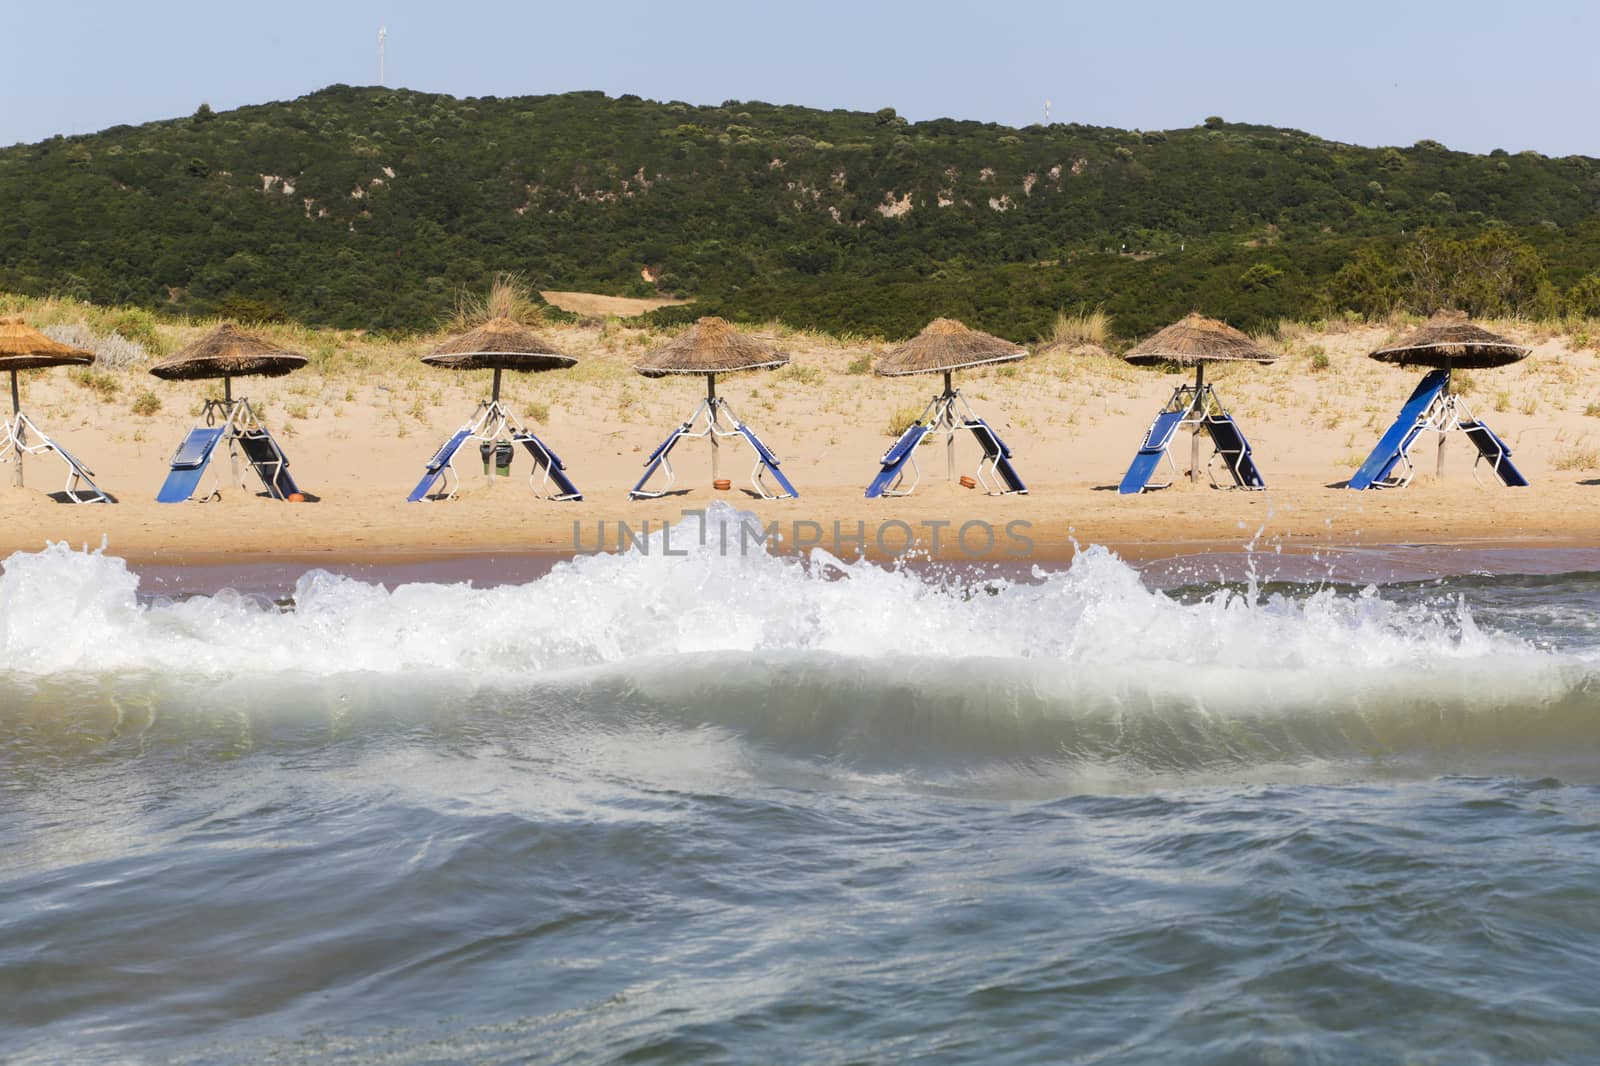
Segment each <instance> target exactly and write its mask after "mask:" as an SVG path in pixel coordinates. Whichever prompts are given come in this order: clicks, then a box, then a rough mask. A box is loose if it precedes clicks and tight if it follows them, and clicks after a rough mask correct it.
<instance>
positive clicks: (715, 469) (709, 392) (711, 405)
mask: <svg viewBox="0 0 1600 1066" xmlns="http://www.w3.org/2000/svg"><path fill="white" fill-rule="evenodd" d="M706 409H707V411H709V412H710V418H711V427H710V428H711V432H710V433H708V434H706V436H707V437H709V438H710V439H711V480H712V482H713V483H714V482H715V481H716V480H717V479H718V478H719V477H721V476H722V471H721V470H720V469H719V468H720V467H721V465H722V464H721V457H722V445H721V444H719V443H717V375H715V374H707V375H706Z"/></svg>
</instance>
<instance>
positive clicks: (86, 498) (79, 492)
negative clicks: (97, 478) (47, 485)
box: [34, 426, 111, 503]
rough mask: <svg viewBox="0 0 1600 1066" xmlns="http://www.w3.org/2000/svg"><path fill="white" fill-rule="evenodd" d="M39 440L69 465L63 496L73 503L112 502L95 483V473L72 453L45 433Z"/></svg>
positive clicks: (35, 429)
mask: <svg viewBox="0 0 1600 1066" xmlns="http://www.w3.org/2000/svg"><path fill="white" fill-rule="evenodd" d="M34 432H35V433H39V429H38V427H37V426H35V427H34ZM39 439H40V441H42V442H43V444H44V446H45V447H46V448H48V449H49V450H50V451H53V452H55V453H56V454H57V455H59V456H60V457H61V461H62V462H64V463H66V464H67V483H66V485H65V486H64V487H63V488H62V490H61V491H62V494H63V495H65V496H66V497H67V499H69V500H71V501H72V502H73V503H110V502H111V497H110V496H107V495H106V494H105V492H104V490H102V489H101V488H100V486H98V485H96V484H95V483H94V477H93V474H94V472H93V471H92V470H90V469H89V468H88V467H86V466H84V465H83V464H82V463H80V462H78V460H76V459H74V458H73V457H72V453H71V452H69V451H67V450H66V449H65V448H63V447H62V446H61V445H59V444H57V443H56V442H55V441H53V440H51V439H50V438H49V437H47V436H45V435H44V434H43V433H39ZM84 486H87V487H88V491H87V492H85V491H84V489H83V487H84Z"/></svg>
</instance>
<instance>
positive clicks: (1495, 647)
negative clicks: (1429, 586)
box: [0, 509, 1600, 772]
mask: <svg viewBox="0 0 1600 1066" xmlns="http://www.w3.org/2000/svg"><path fill="white" fill-rule="evenodd" d="M711 520H712V522H713V523H716V522H733V523H737V522H739V521H741V517H740V516H739V515H738V514H737V513H736V512H733V511H732V510H731V509H724V510H721V511H717V512H714V513H713V515H712V516H711ZM694 533H695V529H694V527H693V526H692V525H691V526H687V527H685V528H683V529H680V530H679V531H678V533H676V534H674V536H673V538H672V541H673V544H674V545H678V544H688V545H689V550H688V554H687V555H684V556H681V557H678V556H673V557H668V556H664V555H663V554H661V552H660V551H659V549H660V547H661V545H660V542H659V540H658V541H657V542H656V543H654V544H653V545H652V551H651V552H650V553H648V554H639V553H632V554H627V555H620V556H587V557H581V558H577V559H574V560H572V561H569V562H565V563H562V564H560V565H558V566H556V567H555V568H554V569H553V570H552V571H551V572H550V573H549V574H548V575H547V576H545V577H543V578H541V579H539V580H537V581H533V582H531V583H528V584H524V585H518V586H501V587H496V588H489V589H482V588H473V587H470V586H468V585H464V584H453V585H440V584H412V585H405V586H401V587H398V588H396V589H394V590H392V591H390V590H388V589H385V588H384V587H382V586H381V585H373V584H368V583H365V582H361V581H356V580H353V579H350V578H345V577H338V576H335V575H332V574H329V573H326V572H321V571H313V572H311V573H308V574H306V575H304V576H303V577H302V578H301V579H300V581H299V582H298V584H297V586H296V589H295V593H294V602H293V605H292V607H290V608H287V609H284V608H280V607H279V606H277V605H275V604H272V603H270V602H267V601H264V600H262V599H260V598H255V597H249V596H242V595H238V594H235V593H222V594H219V595H215V596H204V597H195V598H191V599H186V600H182V601H177V602H172V601H155V602H149V601H141V600H140V598H139V597H138V578H137V576H136V575H134V574H133V573H131V572H130V571H129V570H128V568H127V566H126V565H125V564H124V562H123V561H122V560H120V559H116V558H114V557H111V556H107V555H104V554H102V553H99V552H82V551H73V550H70V549H69V548H67V547H66V546H64V545H55V546H52V547H50V548H49V549H47V550H46V551H43V552H39V553H34V554H18V555H14V556H12V557H11V558H10V559H8V560H6V562H5V564H4V574H3V576H0V663H3V672H0V698H4V694H5V691H6V690H9V691H10V692H11V693H12V697H13V698H19V699H23V700H24V702H26V703H30V704H32V705H34V706H35V708H36V710H37V711H38V712H39V713H41V714H46V715H50V714H53V713H55V712H52V711H50V710H48V709H47V708H58V709H60V710H62V711H66V710H68V709H71V708H77V707H79V706H80V705H81V706H82V707H85V708H90V707H91V705H93V706H96V707H97V706H99V703H101V702H106V708H105V709H106V710H107V713H112V712H114V716H115V718H116V720H117V721H119V722H120V721H121V717H122V715H123V714H124V713H125V712H126V711H127V708H128V707H129V706H132V705H134V704H137V703H139V702H141V701H142V702H144V703H147V704H149V705H150V706H152V707H153V706H157V705H160V706H165V707H174V708H176V707H189V708H192V709H193V710H194V711H196V712H197V713H199V714H201V715H204V714H207V713H211V710H212V709H214V708H218V707H227V708H232V709H234V710H236V711H238V712H240V713H242V714H245V715H246V716H247V719H248V720H250V721H254V722H258V723H266V722H292V721H296V720H304V715H306V714H313V715H314V714H316V713H318V712H317V711H316V708H318V707H325V708H328V709H329V712H330V713H335V714H337V715H338V716H339V717H340V720H341V721H346V720H349V719H350V716H351V715H354V716H355V717H356V718H362V717H368V718H370V717H371V716H378V717H379V719H392V718H395V717H396V716H398V717H399V718H401V719H404V720H418V719H426V717H427V716H428V715H430V714H434V713H436V712H437V709H438V708H441V707H450V708H456V709H458V710H459V708H461V707H463V706H465V704H464V703H463V700H469V699H470V701H471V704H472V706H474V707H478V708H481V709H483V713H490V709H494V708H498V710H494V711H493V713H496V714H501V713H504V714H511V715H513V716H515V717H516V718H517V719H518V720H523V721H528V722H540V723H544V725H542V726H540V728H545V727H546V726H548V727H550V728H554V726H555V724H556V723H558V722H565V723H567V725H566V726H563V727H562V728H563V729H565V728H567V726H570V727H571V728H574V729H577V730H579V731H580V732H583V731H586V730H588V729H590V728H599V729H601V730H603V731H613V730H618V729H621V730H627V729H630V728H633V726H634V725H635V724H637V723H638V722H639V721H641V719H640V718H639V716H640V715H643V716H646V720H649V721H655V722H658V723H660V724H662V725H665V726H667V727H668V728H677V727H683V728H691V729H692V728H698V727H701V726H710V727H713V728H718V729H724V728H725V729H728V730H731V731H732V732H733V733H735V734H738V735H743V736H749V737H752V738H756V739H759V740H761V741H762V742H763V743H765V744H767V745H769V746H771V747H774V748H777V749H780V750H786V751H793V752H794V753H796V754H800V755H803V756H811V755H825V756H830V757H832V756H842V757H845V758H856V757H865V758H878V757H886V758H891V759H898V758H902V757H910V758H915V759H922V758H927V757H933V758H936V759H939V760H941V761H942V760H943V759H944V758H945V757H947V756H949V757H956V758H958V759H966V758H971V757H977V758H980V759H993V758H998V759H1002V760H1007V759H1025V760H1026V759H1032V758H1034V757H1043V758H1046V759H1057V760H1061V759H1064V760H1067V761H1068V762H1071V763H1074V764H1078V765H1083V764H1085V763H1095V764H1101V765H1106V764H1110V763H1120V762H1122V761H1125V760H1126V761H1130V762H1131V763H1132V764H1135V765H1137V766H1139V767H1141V768H1142V769H1143V771H1150V770H1159V769H1163V768H1165V769H1173V770H1178V771H1180V772H1186V771H1193V770H1195V769H1199V768H1204V767H1215V766H1237V765H1241V764H1247V763H1248V764H1256V765H1258V766H1259V765H1266V764H1269V763H1281V762H1284V761H1289V762H1299V761H1303V760H1305V759H1308V758H1310V759H1318V758H1326V757H1333V758H1338V757H1342V756H1349V755H1354V756H1356V757H1362V756H1363V754H1364V753H1365V754H1373V753H1376V754H1379V755H1381V754H1384V753H1403V752H1407V751H1412V752H1416V751H1440V750H1446V749H1448V750H1452V751H1463V750H1476V751H1507V750H1510V749H1522V750H1527V749H1529V748H1530V747H1532V748H1540V749H1544V750H1563V751H1565V750H1577V749H1578V748H1581V749H1582V750H1584V751H1590V750H1593V748H1594V744H1595V743H1596V737H1597V736H1600V716H1597V714H1596V708H1597V705H1600V695H1597V694H1600V671H1597V668H1596V660H1595V657H1594V656H1593V655H1592V654H1591V653H1584V654H1572V653H1557V652H1552V651H1549V650H1545V649H1541V648H1539V647H1536V646H1535V645H1534V644H1533V643H1530V642H1529V641H1528V640H1526V639H1523V638H1522V637H1519V636H1516V635H1512V634H1506V633H1497V632H1492V631H1486V630H1484V629H1482V628H1480V627H1479V625H1478V624H1477V623H1476V622H1475V621H1474V618H1473V616H1472V614H1471V612H1470V611H1469V610H1468V609H1467V608H1466V607H1465V606H1464V605H1463V604H1462V603H1460V602H1459V601H1451V600H1449V599H1448V598H1435V602H1434V604H1433V605H1431V606H1430V605H1428V604H1426V603H1417V602H1411V603H1402V602H1397V601H1396V600H1395V599H1391V598H1385V596H1384V595H1382V594H1380V593H1379V592H1378V591H1377V590H1374V589H1368V590H1366V591H1364V592H1361V593H1351V592H1349V591H1343V592H1340V591H1336V590H1333V589H1326V590H1323V591H1320V592H1315V593H1311V594H1304V595H1293V596H1289V595H1260V594H1257V593H1255V592H1253V591H1246V592H1242V593H1241V592H1238V591H1228V590H1220V591H1217V592H1215V593H1213V594H1212V595H1210V596H1207V597H1205V598H1203V599H1199V600H1193V599H1188V600H1183V599H1176V598H1174V597H1172V596H1169V595H1167V594H1165V593H1162V592H1159V591H1154V590H1152V589H1150V588H1148V587H1146V585H1145V584H1144V583H1143V582H1142V581H1141V580H1140V577H1139V575H1138V573H1137V572H1136V571H1135V570H1133V569H1132V568H1131V567H1129V566H1128V565H1127V564H1126V563H1124V562H1122V561H1121V560H1120V559H1118V558H1117V557H1116V556H1114V555H1113V554H1111V553H1109V552H1107V551H1104V550H1100V549H1090V550H1088V551H1085V552H1083V553H1081V554H1079V556H1078V557H1077V559H1076V560H1075V561H1074V562H1073V564H1072V565H1071V566H1070V567H1068V568H1067V569H1064V570H1061V571H1057V572H1051V573H1039V572H1036V573H1035V574H1034V575H1033V580H1030V581H1006V580H994V579H986V580H983V581H979V582H972V581H958V580H952V579H940V578H938V577H935V576H931V575H930V574H929V573H928V572H926V571H922V572H919V571H915V570H908V569H899V570H887V569H883V568H881V567H878V566H874V565H870V564H865V563H855V564H847V563H843V562H840V561H838V560H836V559H833V558H831V557H828V556H824V555H820V554H818V555H813V556H812V558H811V559H810V560H809V565H802V564H801V563H800V562H799V561H797V560H795V559H793V558H790V557H784V556H772V555H768V554H765V553H763V552H760V551H757V550H755V549H752V550H751V552H750V553H749V554H741V553H740V552H738V551H737V550H735V551H733V552H732V553H730V554H724V553H723V552H722V551H720V550H718V544H719V540H720V538H719V537H718V536H716V535H715V533H713V535H712V536H710V537H708V538H707V541H708V543H707V544H706V545H705V546H701V545H700V543H699V542H698V538H697V537H695V536H694V535H693V534H694ZM733 543H734V544H737V538H735V539H734V541H733ZM1439 603H1443V604H1444V606H1443V607H1440V606H1439V605H1438V604H1439ZM107 675H109V676H110V677H112V678H113V679H114V683H113V684H112V685H110V686H105V685H102V684H100V683H99V682H92V683H89V684H85V682H87V681H89V680H90V679H92V678H94V677H96V676H101V677H103V676H107ZM267 677H270V678H271V679H272V683H271V684H260V683H258V682H259V681H260V680H261V679H263V678H267ZM85 700H87V702H85ZM107 701H109V702H107ZM83 713H85V714H93V713H99V712H97V711H93V710H92V708H91V709H88V710H84V711H83ZM451 713H456V712H455V711H452V712H451ZM33 717H35V718H37V717H38V716H37V715H35V716H33ZM117 728H120V726H119V727H117ZM258 740H259V736H256V737H254V739H252V740H251V743H255V742H257V741H258ZM649 746H650V747H651V748H652V749H653V748H654V746H655V742H654V741H652V742H651V744H650V745H649Z"/></svg>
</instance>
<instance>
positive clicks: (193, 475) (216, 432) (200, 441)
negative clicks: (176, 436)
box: [156, 426, 226, 503]
mask: <svg viewBox="0 0 1600 1066" xmlns="http://www.w3.org/2000/svg"><path fill="white" fill-rule="evenodd" d="M225 431H226V427H225V426H196V427H195V428H194V429H191V430H190V431H189V435H188V436H187V437H185V438H184V439H183V443H182V444H180V445H178V450H177V452H176V453H175V454H174V455H173V456H172V469H171V471H170V472H169V473H168V474H167V480H166V482H165V483H163V484H162V486H161V491H160V492H158V493H156V501H157V502H158V503H183V502H184V501H185V500H187V499H189V498H190V497H192V496H193V495H194V492H195V489H197V488H199V487H200V478H201V477H202V476H204V474H205V472H206V466H207V465H208V464H210V462H211V453H212V452H213V451H215V450H216V447H217V441H219V440H221V439H222V435H223V433H224V432H225Z"/></svg>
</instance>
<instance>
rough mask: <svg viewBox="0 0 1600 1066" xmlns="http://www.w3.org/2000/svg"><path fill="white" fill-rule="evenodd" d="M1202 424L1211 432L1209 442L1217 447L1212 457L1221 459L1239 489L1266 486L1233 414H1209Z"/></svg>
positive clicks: (1262, 487) (1248, 443)
mask: <svg viewBox="0 0 1600 1066" xmlns="http://www.w3.org/2000/svg"><path fill="white" fill-rule="evenodd" d="M1204 424H1205V427H1206V432H1208V433H1210V434H1211V443H1212V444H1214V445H1216V447H1217V454H1216V455H1215V456H1213V457H1212V458H1213V460H1215V459H1217V458H1220V459H1221V460H1222V462H1223V464H1224V465H1225V466H1227V468H1228V473H1230V474H1232V475H1233V483H1234V484H1235V485H1237V486H1238V487H1239V488H1241V489H1264V488H1266V487H1267V483H1266V482H1265V481H1263V480H1262V478H1261V471H1260V470H1258V469H1256V461H1255V459H1253V458H1251V455H1250V442H1249V441H1247V440H1245V439H1244V432H1243V431H1242V430H1241V429H1240V428H1239V423H1237V422H1235V421H1234V420H1233V416H1232V415H1211V416H1210V417H1208V418H1207V419H1206V420H1205V423H1204Z"/></svg>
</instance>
